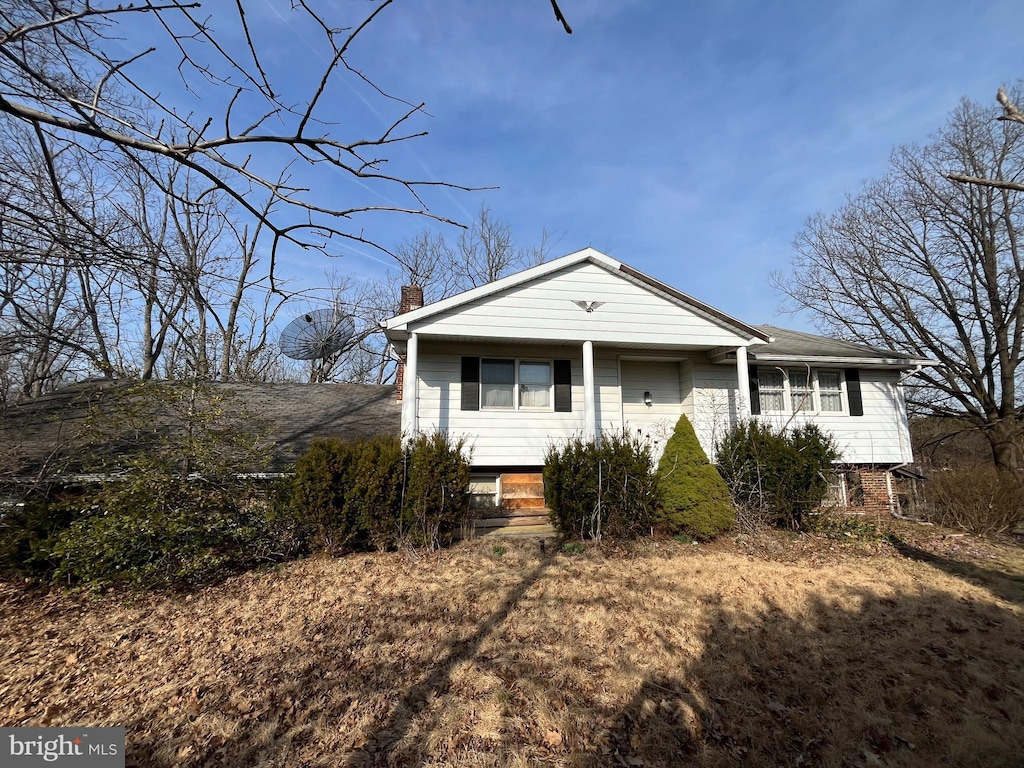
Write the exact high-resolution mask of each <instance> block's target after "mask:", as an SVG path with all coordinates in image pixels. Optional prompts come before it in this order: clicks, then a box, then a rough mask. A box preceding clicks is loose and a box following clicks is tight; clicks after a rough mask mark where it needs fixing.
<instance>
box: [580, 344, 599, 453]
mask: <svg viewBox="0 0 1024 768" xmlns="http://www.w3.org/2000/svg"><path fill="white" fill-rule="evenodd" d="M583 439H584V440H596V439H597V388H596V387H595V385H594V342H592V341H584V342H583Z"/></svg>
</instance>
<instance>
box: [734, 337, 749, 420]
mask: <svg viewBox="0 0 1024 768" xmlns="http://www.w3.org/2000/svg"><path fill="white" fill-rule="evenodd" d="M736 376H737V377H738V378H739V384H740V386H739V393H740V396H739V402H738V403H736V418H738V419H748V418H750V373H749V372H748V371H747V348H746V347H736Z"/></svg>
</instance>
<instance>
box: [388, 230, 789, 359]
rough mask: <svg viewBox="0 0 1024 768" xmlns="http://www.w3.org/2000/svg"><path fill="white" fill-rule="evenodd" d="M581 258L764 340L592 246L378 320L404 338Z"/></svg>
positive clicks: (764, 336) (392, 333)
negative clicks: (415, 326) (416, 327)
mask: <svg viewBox="0 0 1024 768" xmlns="http://www.w3.org/2000/svg"><path fill="white" fill-rule="evenodd" d="M582 262H590V263H592V264H595V265H597V266H599V267H602V268H604V269H606V270H608V271H609V272H612V273H614V274H618V275H620V276H621V277H622V278H623V279H626V280H631V281H633V282H635V283H637V284H639V285H642V286H644V287H645V288H646V289H647V290H649V291H653V292H654V293H657V294H660V295H662V296H664V297H665V298H667V299H668V300H670V301H672V302H674V303H676V304H679V305H681V306H684V307H686V308H687V309H689V310H692V311H694V312H696V313H698V314H699V315H702V316H704V317H707V318H709V319H712V320H714V321H715V322H716V323H717V324H719V325H724V326H726V327H727V328H730V329H732V330H735V331H740V332H741V333H743V334H745V335H746V336H748V337H750V338H751V340H756V341H759V342H760V341H768V340H769V338H770V337H769V335H768V334H767V333H765V332H764V331H763V330H762V329H760V328H757V327H755V326H752V325H748V324H747V323H744V322H742V321H741V320H737V319H736V318H735V317H732V316H730V315H727V314H726V313H725V312H722V311H721V310H719V309H716V308H714V307H712V306H710V305H709V304H705V303H704V302H702V301H698V300H697V299H695V298H693V297H692V296H688V295H687V294H685V293H683V292H682V291H677V290H676V289H675V288H672V287H671V286H669V285H666V284H665V283H662V282H660V281H658V280H655V279H654V278H653V277H649V276H648V275H645V274H644V273H643V272H640V271H638V270H636V269H633V268H632V267H630V266H629V265H628V264H623V263H622V262H620V261H617V260H615V259H613V258H611V257H610V256H607V255H605V254H603V253H601V252H600V251H598V250H595V249H594V248H584V249H583V250H581V251H576V252H575V253H570V254H569V255H567V256H562V257H561V258H558V259H554V260H552V261H548V262H545V263H543V264H539V265H537V266H536V267H531V268H530V269H525V270H523V271H522V272H517V273H515V274H514V275H509V276H508V277H504V278H502V279H501V280H495V281H494V282H491V283H487V284H485V285H481V286H479V287H477V288H473V289H471V290H468V291H464V292H463V293H460V294H457V295H455V296H451V297H449V298H447V299H442V300H441V301H435V302H433V303H431V304H426V305H424V306H423V307H420V308H419V309H414V310H412V311H410V312H406V313H404V314H401V315H397V316H395V317H392V318H389V319H387V320H384V321H383V322H382V323H381V327H382V328H383V329H384V332H385V334H387V336H388V338H389V339H391V340H392V341H397V340H404V339H405V338H406V337H407V333H408V327H409V324H410V323H417V322H419V321H422V320H425V319H426V318H429V317H432V316H433V315H437V314H439V313H442V312H447V311H449V310H452V309H456V308H457V307H460V306H462V305H465V304H470V303H472V302H474V301H478V300H480V299H483V298H486V297H487V296H491V295H493V294H496V293H499V292H501V291H505V290H508V289H509V288H514V287H516V286H519V285H522V284H524V283H528V282H530V281H532V280H537V279H539V278H542V277H545V276H547V275H550V274H552V273H554V272H558V271H560V270H563V269H566V268H567V267H571V266H573V265H574V264H580V263H582Z"/></svg>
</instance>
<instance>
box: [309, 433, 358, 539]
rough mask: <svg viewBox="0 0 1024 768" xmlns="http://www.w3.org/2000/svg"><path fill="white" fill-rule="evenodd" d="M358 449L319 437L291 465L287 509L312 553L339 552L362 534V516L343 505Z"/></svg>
mask: <svg viewBox="0 0 1024 768" xmlns="http://www.w3.org/2000/svg"><path fill="white" fill-rule="evenodd" d="M358 450H359V449H358V448H357V447H356V444H355V443H346V442H344V441H342V440H338V439H337V438H322V439H318V440H314V441H313V442H312V443H311V444H310V446H309V449H308V450H307V451H306V453H304V454H303V455H302V456H300V457H299V460H298V461H297V462H295V479H294V482H293V484H292V498H291V506H292V510H293V512H294V515H295V518H296V520H297V521H298V523H299V524H300V526H301V527H302V528H303V529H304V530H305V532H306V535H307V536H308V537H309V543H310V546H311V547H312V548H313V549H315V550H318V551H338V550H343V549H344V548H346V547H348V546H349V545H350V544H353V543H357V542H358V539H359V538H360V537H361V536H362V535H363V534H364V533H365V526H364V525H363V519H362V517H361V516H359V515H355V514H353V510H352V509H351V508H348V509H347V508H346V503H345V502H346V497H347V491H348V488H349V486H350V484H351V480H352V475H353V468H354V465H355V464H356V454H357V453H358Z"/></svg>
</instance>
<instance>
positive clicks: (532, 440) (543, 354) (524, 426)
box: [418, 345, 621, 466]
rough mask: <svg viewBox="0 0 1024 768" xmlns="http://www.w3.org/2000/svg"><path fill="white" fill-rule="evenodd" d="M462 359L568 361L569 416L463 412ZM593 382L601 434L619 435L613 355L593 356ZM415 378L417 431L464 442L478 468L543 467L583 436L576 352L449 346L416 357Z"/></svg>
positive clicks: (580, 377) (570, 349)
mask: <svg viewBox="0 0 1024 768" xmlns="http://www.w3.org/2000/svg"><path fill="white" fill-rule="evenodd" d="M424 346H426V345H424ZM463 355H472V356H481V357H487V356H494V357H506V358H507V357H517V358H524V359H526V358H528V359H531V360H538V359H552V360H554V359H559V360H570V361H571V363H572V412H571V413H555V412H553V411H540V412H538V411H488V410H479V411H463V410H461V402H462V384H461V382H460V379H461V373H462V371H461V359H462V356H463ZM594 377H595V385H596V387H597V389H598V392H599V397H598V403H597V421H598V423H599V424H600V425H601V428H602V429H618V428H620V424H621V418H620V415H619V414H620V404H619V381H618V369H617V361H616V358H615V356H614V355H613V354H611V353H609V352H606V351H601V350H595V354H594ZM418 378H419V386H418V393H419V426H420V430H422V431H431V430H434V429H440V430H445V431H448V432H449V433H450V434H452V435H454V436H461V437H466V438H467V442H468V444H469V446H470V447H471V449H472V462H473V464H474V465H476V466H496V465H504V466H511V465H515V466H520V465H522V466H537V465H540V464H543V463H544V454H545V453H546V451H547V449H548V446H549V445H551V444H552V443H556V442H558V441H559V440H564V439H567V438H570V437H572V436H573V435H578V434H581V433H582V432H583V357H582V351H581V349H580V348H579V347H576V346H571V347H566V346H558V347H540V346H535V345H532V346H493V345H481V346H477V345H473V346H467V347H452V346H450V345H449V346H447V347H441V348H436V349H431V350H430V351H425V352H421V353H420V356H419V377H418Z"/></svg>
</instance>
